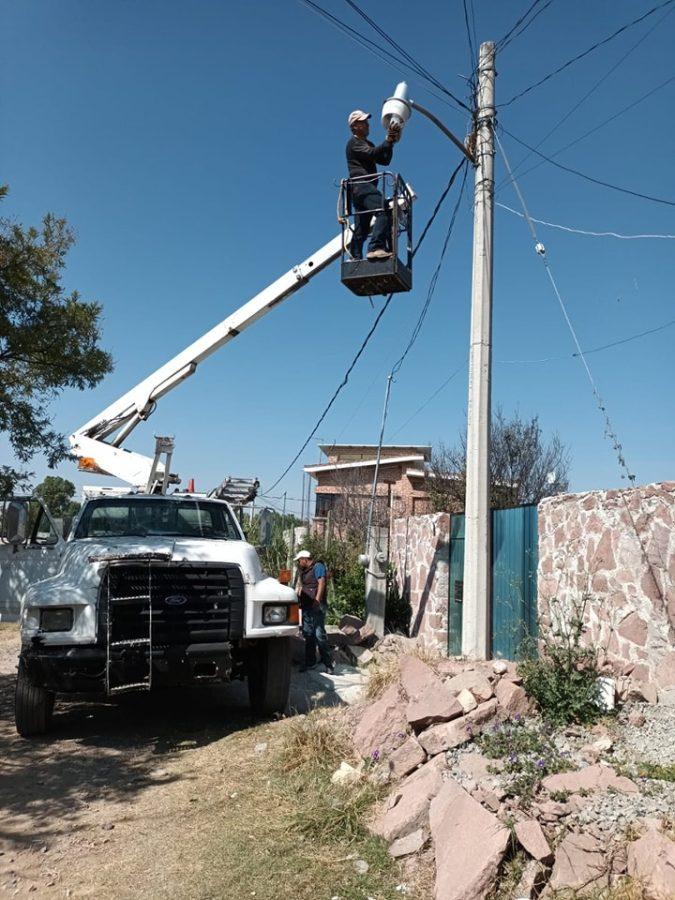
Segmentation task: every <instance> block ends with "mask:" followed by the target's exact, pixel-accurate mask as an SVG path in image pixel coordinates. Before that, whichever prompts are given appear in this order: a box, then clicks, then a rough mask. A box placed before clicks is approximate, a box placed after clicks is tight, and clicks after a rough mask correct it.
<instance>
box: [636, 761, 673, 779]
mask: <svg viewBox="0 0 675 900" xmlns="http://www.w3.org/2000/svg"><path fill="white" fill-rule="evenodd" d="M635 773H636V775H637V776H638V777H639V778H654V779H655V780H657V781H675V763H670V764H669V765H665V766H662V765H660V764H659V763H652V762H637V763H635Z"/></svg>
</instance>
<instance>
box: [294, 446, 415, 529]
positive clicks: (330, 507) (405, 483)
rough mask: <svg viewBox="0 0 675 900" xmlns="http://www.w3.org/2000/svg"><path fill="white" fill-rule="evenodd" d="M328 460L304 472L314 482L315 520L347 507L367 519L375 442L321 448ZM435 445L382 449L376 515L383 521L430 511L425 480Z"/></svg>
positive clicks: (375, 449) (308, 467)
mask: <svg viewBox="0 0 675 900" xmlns="http://www.w3.org/2000/svg"><path fill="white" fill-rule="evenodd" d="M319 449H320V450H321V453H322V454H323V455H324V456H325V457H326V459H325V461H323V462H320V463H317V464H316V465H310V466H305V467H304V468H305V472H307V474H308V475H309V476H310V478H313V479H315V480H316V488H315V495H316V503H315V512H314V515H315V518H316V519H318V520H324V519H325V518H326V517H327V515H328V513H329V512H330V511H334V512H337V511H338V509H340V512H341V514H342V515H344V513H345V508H346V507H347V506H349V509H351V510H353V514H354V515H356V516H358V515H363V511H364V510H365V508H366V507H367V506H368V505H369V503H370V495H371V491H372V485H373V477H374V475H375V463H376V459H377V444H320V445H319ZM430 459H431V447H428V446H426V445H424V446H416V445H408V444H405V445H400V444H386V445H383V447H382V453H381V457H380V471H379V475H378V479H377V514H378V518H379V519H380V521H381V522H382V521H387V522H388V521H389V520H390V519H392V518H399V517H401V516H416V515H422V514H424V513H428V512H431V511H432V509H431V502H430V500H429V495H428V492H427V490H426V480H425V476H426V475H427V470H428V465H429V461H430Z"/></svg>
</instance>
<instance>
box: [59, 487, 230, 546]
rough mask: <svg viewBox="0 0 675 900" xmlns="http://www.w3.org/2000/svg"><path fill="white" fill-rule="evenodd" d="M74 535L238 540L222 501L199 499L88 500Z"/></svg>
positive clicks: (77, 536) (84, 536)
mask: <svg viewBox="0 0 675 900" xmlns="http://www.w3.org/2000/svg"><path fill="white" fill-rule="evenodd" d="M74 536H75V538H101V537H148V536H162V537H190V538H212V539H213V540H229V541H238V540H241V535H240V533H239V531H238V529H237V526H236V525H235V522H234V520H233V518H232V515H231V513H230V511H229V509H228V508H227V507H226V506H225V504H224V503H213V502H212V501H208V500H205V501H202V500H165V501H162V500H150V499H147V500H142V499H139V498H135V497H126V498H125V497H121V498H114V499H109V498H105V499H101V500H91V501H90V502H89V503H87V505H86V507H85V509H84V511H83V513H82V518H81V519H80V521H79V523H78V525H77V529H76V531H75V535H74Z"/></svg>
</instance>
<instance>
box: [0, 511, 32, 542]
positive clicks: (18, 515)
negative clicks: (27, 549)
mask: <svg viewBox="0 0 675 900" xmlns="http://www.w3.org/2000/svg"><path fill="white" fill-rule="evenodd" d="M27 537H28V503H27V502H26V501H25V500H6V501H5V503H4V505H3V510H2V542H3V544H14V545H15V546H16V545H17V544H24V543H25V542H26V538H27Z"/></svg>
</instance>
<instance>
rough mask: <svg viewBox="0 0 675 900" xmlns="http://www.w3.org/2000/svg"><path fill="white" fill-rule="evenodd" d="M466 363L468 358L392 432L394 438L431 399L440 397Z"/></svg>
mask: <svg viewBox="0 0 675 900" xmlns="http://www.w3.org/2000/svg"><path fill="white" fill-rule="evenodd" d="M465 365H466V360H464V364H462V365H461V366H459V367H458V368H457V369H455V371H454V372H453V373H452V375H450V376H448V378H446V379H445V381H444V382H443V384H441V385H440V386H439V387H437V388H436V390H435V391H434V392H433V394H431V395H430V396H429V397H427V399H426V400H425V401H424V403H422V405H421V406H418V407H417V409H416V410H415V412H414V413H413V414H412V415H411V416H410V417H409V418H408V419H406V420H405V422H404V423H403V425H401V426H400V427H399V428H397V429H396V431H395V432H394V433H393V434H392V438H395V437H396V435H397V434H400V433H401V432H402V431H403V429H404V428H405V427H406V426H407V425H409V424H410V423H411V422H412V420H413V419H414V418H416V417H417V416H418V415H419V413H421V412H422V410H423V409H426V407H427V406H428V405H429V404H430V403H431V401H432V400H435V399H436V397H438V395H439V394H440V393H441V391H442V390H443V389H444V388H445V387H447V386H448V385H449V384H450V382H451V381H452V380H453V378H456V377H457V376H458V375H459V373H460V372H461V371H462V370H463V369H464V366H465Z"/></svg>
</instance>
